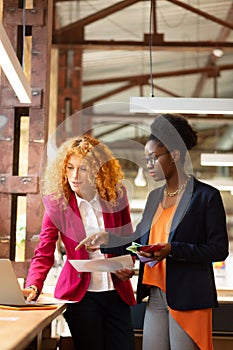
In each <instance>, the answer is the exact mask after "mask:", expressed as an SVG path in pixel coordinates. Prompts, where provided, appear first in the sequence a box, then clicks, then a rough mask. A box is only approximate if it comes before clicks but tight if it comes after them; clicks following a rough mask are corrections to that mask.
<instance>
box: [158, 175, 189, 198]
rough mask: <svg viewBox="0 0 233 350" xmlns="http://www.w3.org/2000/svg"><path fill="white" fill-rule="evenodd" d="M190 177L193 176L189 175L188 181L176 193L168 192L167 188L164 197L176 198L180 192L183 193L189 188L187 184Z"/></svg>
mask: <svg viewBox="0 0 233 350" xmlns="http://www.w3.org/2000/svg"><path fill="white" fill-rule="evenodd" d="M190 177H191V176H190V175H189V176H188V178H187V180H186V181H185V182H184V183H183V185H182V186H180V188H177V190H176V191H174V192H168V191H167V189H166V188H165V190H164V195H165V196H167V197H175V196H177V195H178V194H179V193H180V192H182V191H183V190H184V189H185V187H186V186H187V183H188V182H189V179H190Z"/></svg>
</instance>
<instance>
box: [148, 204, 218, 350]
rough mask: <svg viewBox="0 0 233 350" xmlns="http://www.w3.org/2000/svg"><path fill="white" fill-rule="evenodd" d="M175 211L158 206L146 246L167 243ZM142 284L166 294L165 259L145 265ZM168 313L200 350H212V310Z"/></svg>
mask: <svg viewBox="0 0 233 350" xmlns="http://www.w3.org/2000/svg"><path fill="white" fill-rule="evenodd" d="M175 210H176V206H172V207H170V208H167V209H163V207H162V205H161V204H160V205H159V207H158V210H157V211H156V213H155V216H154V219H153V223H152V226H151V231H150V236H149V242H148V244H155V243H162V242H167V241H168V235H169V232H170V226H171V221H172V218H173V215H174V213H175ZM143 283H144V284H148V285H153V286H157V287H159V288H160V289H161V290H162V291H164V292H166V259H164V260H162V261H161V262H159V263H158V264H156V265H155V266H154V267H150V266H149V265H148V264H145V269H144V275H143ZM169 312H170V313H171V315H172V316H173V318H174V319H175V320H176V321H177V323H178V324H179V325H180V326H181V327H182V328H183V329H184V330H185V331H186V333H188V334H189V336H190V337H191V338H192V339H193V340H194V342H195V343H196V344H197V345H198V347H199V348H200V349H201V350H213V343H212V309H201V310H187V311H177V310H172V309H171V308H170V307H169Z"/></svg>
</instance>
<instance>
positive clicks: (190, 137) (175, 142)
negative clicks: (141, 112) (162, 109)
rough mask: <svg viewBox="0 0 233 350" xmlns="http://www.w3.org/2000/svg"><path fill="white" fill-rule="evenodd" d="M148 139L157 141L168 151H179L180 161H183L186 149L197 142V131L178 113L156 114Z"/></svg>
mask: <svg viewBox="0 0 233 350" xmlns="http://www.w3.org/2000/svg"><path fill="white" fill-rule="evenodd" d="M150 128H151V134H150V136H149V140H154V141H156V142H159V143H160V144H161V145H163V146H165V147H166V148H167V149H168V151H169V152H171V151H173V150H174V149H178V150H179V151H180V156H181V161H184V159H185V154H186V152H187V150H190V149H192V148H193V147H194V146H196V144H197V133H196V131H195V130H194V129H193V128H192V126H191V125H190V124H189V122H188V121H187V119H186V118H184V117H183V116H181V115H179V114H158V115H157V116H156V117H155V119H154V121H153V122H152V124H151V127H150Z"/></svg>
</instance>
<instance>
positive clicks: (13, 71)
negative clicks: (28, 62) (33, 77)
mask: <svg viewBox="0 0 233 350" xmlns="http://www.w3.org/2000/svg"><path fill="white" fill-rule="evenodd" d="M0 66H1V67H2V69H3V71H4V73H5V75H6V77H7V79H8V81H9V83H10V84H11V86H12V88H13V89H14V91H15V94H16V95H17V97H18V99H19V101H20V102H21V103H31V88H30V85H29V83H28V81H27V79H26V76H25V74H24V71H23V69H22V67H21V65H20V63H19V60H18V58H17V56H16V53H15V51H14V49H13V47H12V45H11V42H10V40H9V38H8V36H7V34H6V31H5V29H4V27H3V25H2V23H0Z"/></svg>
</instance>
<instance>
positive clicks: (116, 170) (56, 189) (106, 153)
mask: <svg viewBox="0 0 233 350" xmlns="http://www.w3.org/2000/svg"><path fill="white" fill-rule="evenodd" d="M73 154H75V155H77V156H79V157H80V158H81V159H83V160H84V161H85V164H86V167H87V174H88V181H89V182H90V184H94V185H95V187H96V189H97V192H98V194H99V195H100V197H101V198H102V199H103V200H105V201H107V202H110V203H111V204H113V205H116V203H117V202H116V200H117V198H118V197H119V195H120V196H121V194H122V186H123V181H122V180H123V179H124V174H123V171H122V169H121V166H120V163H119V161H118V160H117V159H116V158H115V157H114V155H113V153H112V151H111V150H110V149H109V148H108V147H107V146H106V145H105V144H104V143H102V142H100V141H99V140H97V139H95V138H93V137H91V136H88V135H81V136H79V137H77V138H72V139H69V140H67V141H65V142H64V143H63V144H62V145H61V147H60V148H59V149H58V153H57V155H56V158H55V159H54V161H53V162H51V163H50V164H49V165H48V166H47V168H46V169H45V174H44V177H43V181H42V182H43V184H42V188H43V195H49V194H50V195H53V197H54V199H59V198H61V197H65V199H66V200H67V201H68V200H69V197H70V194H71V192H72V190H71V188H70V185H69V183H68V181H67V176H66V169H67V163H68V160H69V158H70V156H71V155H73Z"/></svg>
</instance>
